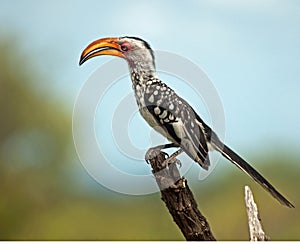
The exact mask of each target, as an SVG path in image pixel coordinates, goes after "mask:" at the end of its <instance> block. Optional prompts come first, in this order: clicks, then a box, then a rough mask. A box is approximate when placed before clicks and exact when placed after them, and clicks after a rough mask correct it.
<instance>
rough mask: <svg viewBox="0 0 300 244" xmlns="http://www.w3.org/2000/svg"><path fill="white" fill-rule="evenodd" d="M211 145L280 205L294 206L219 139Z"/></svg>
mask: <svg viewBox="0 0 300 244" xmlns="http://www.w3.org/2000/svg"><path fill="white" fill-rule="evenodd" d="M213 146H214V147H215V149H216V150H217V151H219V152H220V153H221V154H222V155H223V156H224V157H225V158H227V159H228V160H230V162H232V163H233V164H234V165H236V166H237V167H238V168H240V169H241V170H242V171H244V172H245V173H246V174H248V175H249V176H250V177H251V178H252V179H253V180H255V181H256V182H257V183H258V184H260V185H261V186H262V187H263V188H265V189H266V190H267V191H268V192H269V193H271V195H272V196H273V197H274V198H276V199H277V200H278V201H279V202H280V203H281V204H282V205H285V206H287V207H290V208H294V207H295V206H294V205H293V204H292V203H290V202H289V201H288V200H287V199H286V198H285V197H284V196H283V195H281V194H280V193H279V192H278V191H277V190H276V189H275V188H274V187H273V186H272V185H271V184H270V183H269V182H268V181H267V180H266V179H265V178H264V177H263V176H262V175H261V174H260V173H258V172H257V171H256V170H255V169H254V168H253V167H252V166H250V165H249V164H248V163H247V162H246V161H245V160H244V159H242V158H241V157H240V156H239V155H237V154H236V153H235V152H234V151H232V150H231V149H230V148H229V147H227V146H226V145H224V144H223V143H222V142H220V141H218V140H217V141H215V142H213Z"/></svg>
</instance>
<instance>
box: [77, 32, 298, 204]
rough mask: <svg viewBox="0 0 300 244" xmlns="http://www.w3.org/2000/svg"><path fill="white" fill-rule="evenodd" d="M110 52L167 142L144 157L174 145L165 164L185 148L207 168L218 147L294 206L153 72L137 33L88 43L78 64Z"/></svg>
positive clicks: (151, 58) (146, 115)
mask: <svg viewBox="0 0 300 244" xmlns="http://www.w3.org/2000/svg"><path fill="white" fill-rule="evenodd" d="M100 55H112V56H117V57H121V58H123V59H125V60H126V61H127V63H128V66H129V71H130V75H131V80H132V87H133V90H134V92H135V98H136V101H137V104H138V107H139V111H140V113H141V115H142V117H143V118H144V119H145V120H146V121H147V123H148V124H149V125H150V126H151V127H153V128H154V129H155V130H156V131H157V132H159V133H161V134H162V135H163V136H165V137H166V138H167V139H168V140H169V141H170V142H171V143H169V144H166V145H160V146H156V147H154V148H150V149H149V150H148V151H147V153H146V156H145V158H146V160H149V159H151V158H153V157H154V156H156V155H157V154H158V153H159V152H160V150H161V149H164V148H171V147H177V148H179V150H178V151H176V152H175V153H173V154H172V155H171V156H170V157H169V158H167V159H166V164H168V163H170V162H172V160H176V159H175V158H176V156H177V155H178V154H179V153H181V152H185V153H186V154H187V155H188V156H189V157H190V158H191V159H193V160H194V161H195V162H197V163H199V165H200V166H201V167H202V168H204V169H206V170H207V169H208V167H209V165H210V160H209V155H208V151H209V150H217V151H219V152H220V153H221V154H222V155H223V156H224V157H225V158H227V159H228V160H229V161H230V162H231V163H233V164H234V165H236V166H237V167H238V168H240V169H241V170H242V171H244V172H245V173H246V174H248V175H249V176H250V177H251V178H252V179H253V180H255V181H256V182H258V183H259V184H260V185H261V186H262V187H263V188H264V189H266V190H267V191H268V192H269V193H271V195H272V196H273V197H274V198H276V199H277V200H278V201H279V202H280V203H281V204H283V205H285V206H288V207H294V206H293V204H292V203H290V202H289V201H288V200H287V199H286V198H285V197H284V196H283V195H281V194H280V193H279V192H278V191H277V190H276V189H275V188H274V187H273V186H272V185H271V184H270V183H269V182H268V181H267V180H266V179H265V178H264V177H263V176H262V175H261V174H260V173H258V172H257V171H256V170H255V169H254V168H253V167H252V166H250V165H249V164H248V163H247V162H246V161H245V160H244V159H242V158H241V157H240V156H239V155H238V154H236V153H235V152H234V151H232V150H231V149H230V148H229V147H228V146H226V145H225V144H224V143H223V142H222V141H221V140H220V139H219V138H218V136H217V135H216V133H215V132H214V131H213V130H212V129H211V128H210V127H209V126H208V125H207V124H206V123H204V121H203V120H202V119H201V118H200V117H199V115H198V114H197V113H196V112H195V110H194V109H193V108H192V107H191V106H190V105H189V104H188V102H187V101H185V100H184V99H183V98H181V97H180V96H178V95H177V94H176V93H175V92H174V90H172V89H171V88H170V87H168V86H167V85H166V84H165V83H163V82H162V81H161V80H160V79H159V78H158V77H157V75H156V71H155V63H154V54H153V51H152V49H151V48H150V46H149V44H148V43H147V42H145V41H144V40H142V39H140V38H137V37H128V36H125V37H120V38H102V39H99V40H96V41H94V42H92V43H90V44H89V45H88V46H87V47H86V48H85V49H84V50H83V52H82V54H81V57H80V61H79V64H80V65H82V64H83V63H84V62H86V61H87V60H89V59H91V58H93V57H96V56H100Z"/></svg>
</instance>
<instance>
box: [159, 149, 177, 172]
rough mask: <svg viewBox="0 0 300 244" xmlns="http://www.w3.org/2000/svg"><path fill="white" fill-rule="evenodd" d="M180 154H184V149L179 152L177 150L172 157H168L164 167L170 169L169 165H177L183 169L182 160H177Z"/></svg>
mask: <svg viewBox="0 0 300 244" xmlns="http://www.w3.org/2000/svg"><path fill="white" fill-rule="evenodd" d="M180 153H182V149H181V148H180V149H179V150H177V151H176V152H174V153H173V154H172V155H171V156H170V157H168V158H167V159H166V160H165V161H164V162H163V167H168V165H169V164H172V163H176V164H178V165H179V167H180V168H181V166H182V164H181V162H180V160H179V159H177V158H176V157H177V156H178V155H179V154H180Z"/></svg>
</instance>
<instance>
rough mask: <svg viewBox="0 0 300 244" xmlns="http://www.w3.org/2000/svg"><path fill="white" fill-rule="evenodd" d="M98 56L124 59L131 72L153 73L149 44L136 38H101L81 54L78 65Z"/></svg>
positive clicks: (152, 56)
mask: <svg viewBox="0 0 300 244" xmlns="http://www.w3.org/2000/svg"><path fill="white" fill-rule="evenodd" d="M100 55H111V56H117V57H121V58H124V59H125V60H126V61H127V62H128V65H129V68H130V69H131V70H132V71H135V70H136V71H155V64H154V55H153V51H152V49H151V48H150V46H149V44H148V43H147V42H145V41H144V40H142V39H140V38H138V37H127V36H125V37H119V38H112V37H110V38H102V39H99V40H96V41H94V42H92V43H90V44H89V45H88V46H87V47H86V48H85V49H84V50H83V52H82V54H81V57H80V61H79V65H81V64H83V63H84V62H85V61H87V60H89V59H91V58H93V57H96V56H100Z"/></svg>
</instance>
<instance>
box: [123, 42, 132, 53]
mask: <svg viewBox="0 0 300 244" xmlns="http://www.w3.org/2000/svg"><path fill="white" fill-rule="evenodd" d="M121 46H125V47H127V50H128V51H130V50H132V48H131V46H130V44H129V43H128V42H124V43H122V44H121Z"/></svg>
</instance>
